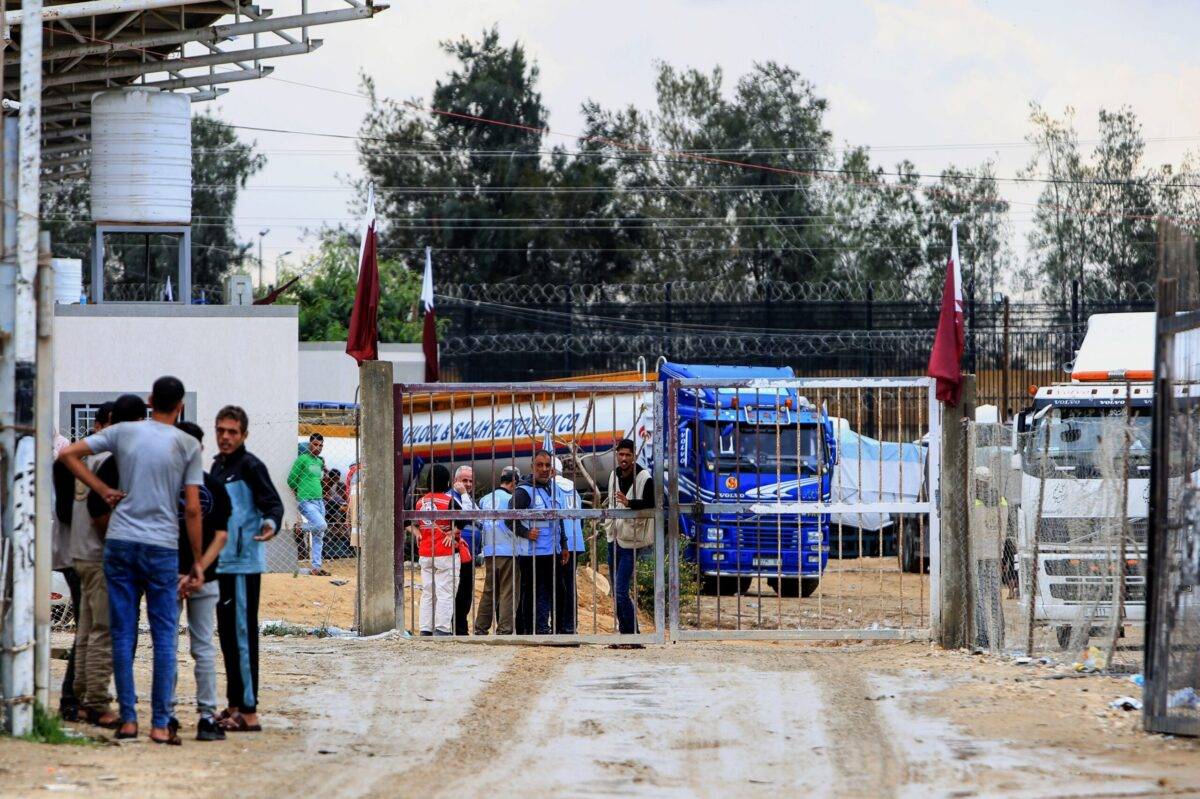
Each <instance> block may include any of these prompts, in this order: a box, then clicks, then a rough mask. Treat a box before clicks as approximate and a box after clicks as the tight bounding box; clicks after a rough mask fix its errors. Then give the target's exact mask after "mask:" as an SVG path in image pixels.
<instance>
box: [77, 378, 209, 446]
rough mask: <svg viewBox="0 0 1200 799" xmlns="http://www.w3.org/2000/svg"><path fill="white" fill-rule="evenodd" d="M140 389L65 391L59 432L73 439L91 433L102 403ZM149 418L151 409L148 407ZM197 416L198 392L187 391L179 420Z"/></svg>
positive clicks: (135, 392) (137, 392) (134, 392)
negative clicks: (97, 410)
mask: <svg viewBox="0 0 1200 799" xmlns="http://www.w3.org/2000/svg"><path fill="white" fill-rule="evenodd" d="M141 393H142V392H140V391H134V390H130V391H112V392H109V391H104V392H98V391H64V392H62V394H61V395H60V396H59V425H60V427H59V432H61V433H62V434H63V436H64V437H66V438H67V439H69V440H71V441H78V440H79V439H81V438H85V437H86V436H89V435H91V433H92V430H93V429H94V428H95V426H96V409H97V408H99V407H100V405H101V403H104V402H111V401H112V400H115V399H116V398H117V397H119V396H120V395H122V394H141ZM146 416H147V418H149V416H150V410H149V408H147V409H146ZM195 418H196V393H195V392H193V391H189V392H187V393H186V394H185V395H184V397H183V413H181V414H180V415H179V421H181V422H182V421H184V420H190V419H195Z"/></svg>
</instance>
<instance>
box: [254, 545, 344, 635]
mask: <svg viewBox="0 0 1200 799" xmlns="http://www.w3.org/2000/svg"><path fill="white" fill-rule="evenodd" d="M305 563H306V561H305ZM323 566H324V568H325V571H327V572H329V573H330V574H332V575H333V576H332V577H313V576H312V575H310V574H308V573H306V572H298V573H295V574H293V573H290V572H283V573H279V572H277V573H273V574H264V575H263V577H262V590H261V597H260V600H259V608H258V618H259V619H261V620H264V621H265V620H268V619H271V620H281V621H287V622H290V623H292V624H298V625H301V626H303V627H340V628H342V629H344V630H348V629H350V628H351V627H353V626H354V604H355V593H356V592H357V590H358V563H357V561H356V560H355V559H354V558H338V559H336V560H326V561H325V563H324V564H323Z"/></svg>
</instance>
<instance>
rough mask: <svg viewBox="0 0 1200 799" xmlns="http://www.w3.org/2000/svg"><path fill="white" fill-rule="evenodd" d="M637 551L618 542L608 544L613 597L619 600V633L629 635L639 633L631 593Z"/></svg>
mask: <svg viewBox="0 0 1200 799" xmlns="http://www.w3.org/2000/svg"><path fill="white" fill-rule="evenodd" d="M636 564H637V550H636V549H625V548H624V547H622V546H619V545H618V544H617V542H616V541H609V542H608V568H609V571H610V573H611V574H612V575H613V595H614V596H615V597H616V600H617V632H619V633H620V634H621V635H629V634H632V633H636V632H637V631H638V627H637V608H636V607H634V604H633V597H632V596H630V594H629V591H630V589H631V588H632V587H633V576H634V571H635V569H634V566H635V565H636Z"/></svg>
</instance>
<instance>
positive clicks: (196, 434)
mask: <svg viewBox="0 0 1200 799" xmlns="http://www.w3.org/2000/svg"><path fill="white" fill-rule="evenodd" d="M175 427H177V428H179V429H180V430H182V431H183V432H185V433H187V434H188V435H189V436H191V437H192V438H194V439H196V440H197V441H200V442H203V441H204V431H203V430H201V429H200V425H198V424H196V423H195V422H176V423H175Z"/></svg>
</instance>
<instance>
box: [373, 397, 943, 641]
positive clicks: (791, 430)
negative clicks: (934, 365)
mask: <svg viewBox="0 0 1200 799" xmlns="http://www.w3.org/2000/svg"><path fill="white" fill-rule="evenodd" d="M394 410H395V436H396V448H395V449H396V469H395V474H396V482H395V509H396V514H395V517H396V530H395V535H396V548H395V551H396V564H395V567H396V572H395V574H396V585H397V597H396V601H397V610H398V616H399V617H400V618H403V619H405V627H406V629H408V630H409V632H411V633H412V634H413V635H419V634H422V633H428V634H430V635H431V636H433V637H451V638H454V639H457V640H464V638H463V636H464V635H465V636H466V640H474V641H496V640H506V641H533V642H552V643H586V642H592V643H619V644H636V643H652V642H653V643H661V642H664V641H666V640H692V639H711V638H761V639H785V638H799V639H833V640H864V639H905V638H925V637H928V636H929V632H930V628H931V619H935V618H936V617H937V613H938V590H937V585H938V577H939V574H938V572H939V547H938V528H939V523H938V513H937V508H936V501H935V500H936V497H937V491H938V473H939V462H940V443H941V434H940V416H939V414H940V409H939V406H938V404H937V402H936V400H935V398H934V386H933V381H931V380H929V379H926V378H897V379H794V378H787V379H774V378H770V379H752V380H745V379H721V378H719V377H715V378H708V377H704V376H701V377H668V379H665V380H660V381H638V382H621V383H616V382H553V383H550V382H543V383H515V384H452V385H451V384H406V385H400V384H398V385H396V386H395V387H394ZM623 439H630V440H632V442H633V445H634V447H635V449H636V457H637V461H638V463H639V464H640V466H639V467H637V468H645V469H646V470H648V472H649V473H650V477H651V480H652V484H653V487H654V489H653V492H652V495H653V499H654V502H653V508H648V509H643V510H633V509H627V508H624V507H619V506H616V505H614V502H613V499H612V497H611V496H610V492H609V485H610V483H609V481H610V475H612V474H613V468H614V461H615V450H616V448H617V444H618V442H619V441H621V440H623ZM539 450H544V451H546V452H547V453H548V454H549V457H548V458H547V457H546V456H540V459H541V460H542V461H543V462H545V461H547V460H550V461H551V462H552V464H553V468H554V469H555V472H554V473H553V474H550V475H548V476H547V475H546V474H545V473H544V471H543V473H541V474H537V473H535V474H533V475H531V471H533V470H534V467H535V466H536V461H537V460H538V459H539V457H538V456H537V453H538V451H539ZM468 466H469V467H472V468H473V477H474V485H472V486H469V487H467V488H469V490H467V491H466V492H465V493H466V494H467V495H469V496H470V498H471V500H470V502H469V503H465V504H467V505H468V507H469V504H474V505H477V506H478V507H477V508H475V509H466V510H463V509H450V508H437V507H432V506H431V505H430V503H429V502H422V501H421V500H420V497H421V496H422V495H423V494H424V493H425V492H427V491H429V490H430V489H431V488H433V489H435V490H436V489H438V488H439V486H438V485H437V481H438V480H439V479H440V480H442V481H443V483H444V481H445V480H446V479H447V475H446V474H443V475H442V477H441V478H438V477H436V476H435V473H436V472H437V471H438V467H444V468H445V469H446V470H447V472H448V477H449V480H450V482H451V483H453V482H455V480H456V479H457V478H458V477H459V470H460V469H464V467H468ZM512 471H517V472H519V473H520V475H521V479H522V481H524V482H525V483H526V488H524V489H518V490H519V491H524V492H525V493H526V495H527V496H529V497H531V502H532V504H531V505H530V506H529V507H527V508H523V507H518V504H519V503H517V502H515V501H514V500H513V497H514V496H516V491H517V490H510V491H506V492H505V493H503V494H497V493H496V491H497V489H502V488H503V485H502V480H504V479H505V477H504V475H505V473H506V472H508V473H511V472H512ZM464 473H465V472H464ZM612 479H616V478H612ZM538 481H541V482H540V483H539V482H538ZM531 483H533V484H536V485H530V484H531ZM538 485H540V486H543V487H545V490H544V491H539V489H538V487H537V486H538ZM553 486H558V488H557V489H556V488H554V487H553ZM441 487H442V488H444V487H445V486H444V485H442V486H441ZM458 488H460V489H461V488H464V486H462V485H460V486H458ZM509 488H510V489H511V488H512V487H511V486H509ZM572 495H573V497H574V498H573V499H572V498H571V497H572ZM539 497H540V498H541V499H540V500H539V499H538V498H539ZM510 504H511V506H510ZM622 519H624V520H642V521H643V522H649V523H651V524H652V525H653V530H654V536H653V544H652V546H649V547H647V548H646V549H645V550H632V551H623V550H622V548H621V547H619V546H618V545H617V544H615V543H613V542H611V541H610V538H611V535H610V533H611V525H612V523H613V522H614V521H616V520H622ZM539 522H541V523H543V525H547V524H548V525H549V526H544V527H542V528H541V529H547V530H549V529H553V530H554V531H555V532H554V533H553V535H555V536H559V535H560V531H561V536H562V544H563V548H564V549H566V550H567V551H569V552H570V553H571V554H570V555H569V557H566V558H560V557H558V556H557V555H556V551H555V550H554V548H553V547H550V546H543V547H541V548H538V545H537V544H536V543H535V544H532V545H531V544H529V543H528V541H526V542H518V541H516V538H515V537H513V538H505V539H504V540H506V541H509V542H510V543H511V546H507V547H505V546H500V547H499V548H497V546H496V542H497V541H499V540H501V539H499V538H497V536H498V535H500V534H501V533H505V532H507V533H511V532H512V531H513V530H516V531H518V533H520V532H524V531H527V530H528V529H529V528H530V527H531V526H532V527H538V524H537V523H539ZM448 525H456V526H457V527H458V528H461V529H462V531H463V533H462V535H461V538H462V539H464V540H467V543H466V545H465V546H466V550H467V552H469V554H470V561H471V564H472V565H471V566H469V567H468V566H464V565H462V564H461V563H459V564H454V563H452V562H450V563H449V565H448V566H446V567H445V569H442V571H441V572H439V571H438V566H437V564H436V563H434V562H433V561H436V559H437V557H438V555H437V553H436V552H434V551H433V549H432V548H430V549H429V550H428V551H426V552H424V553H423V552H422V545H421V542H422V539H423V534H424V538H425V539H426V541H429V540H432V536H434V535H442V534H443V533H442V529H441V528H443V527H446V526H448ZM489 536H490V540H491V542H492V544H491V545H489V544H488V540H489ZM517 537H519V536H517ZM543 543H544V542H543ZM426 546H427V547H432V545H430V544H428V543H427V544H426ZM531 547H532V548H531ZM455 549H456V551H457V550H458V549H459V545H458V543H457V542H456V543H455ZM535 553H536V554H535ZM423 555H424V557H423ZM441 557H446V555H442V556H441ZM460 560H465V556H460ZM506 560H507V561H508V562H507V563H505V561H506ZM446 569H449V573H448V574H447V573H446ZM439 574H440V576H441V580H442V582H441V585H440V586H439ZM489 574H490V576H488V575H489ZM505 574H508V575H512V574H517V575H518V577H517V578H514V579H513V581H512V582H514V583H515V582H519V583H520V585H519V587H512V586H511V584H510V583H508V582H505V577H504V575H505ZM447 581H448V582H447ZM618 585H620V587H621V590H619V591H618V590H617V588H618ZM448 586H449V587H448ZM626 596H628V597H630V599H631V601H632V603H633V608H632V611H630V610H629V606H628V605H627V604H624V603H625V599H624V597H626ZM422 599H424V604H425V608H424V610H422V607H421V606H422ZM439 603H440V605H439ZM506 605H507V607H506V608H505V610H506V612H505V613H503V614H502V613H501V612H500V609H501V608H502V607H504V606H506ZM438 607H441V609H442V614H441V616H440V619H441V621H440V622H439V620H438V619H439V614H438V611H437V609H438ZM501 616H504V618H505V619H507V620H508V621H507V622H503V623H502V619H501ZM493 628H494V629H495V633H492V632H491V631H492V630H493ZM447 633H449V635H446V634H447ZM439 634H440V635H439Z"/></svg>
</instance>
